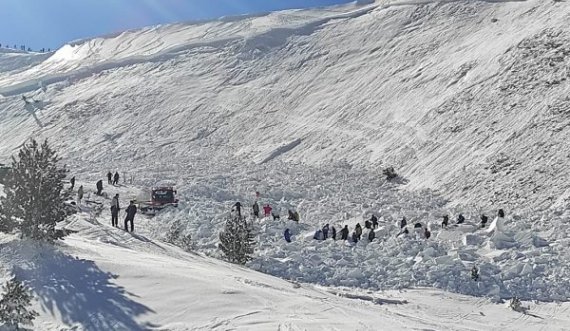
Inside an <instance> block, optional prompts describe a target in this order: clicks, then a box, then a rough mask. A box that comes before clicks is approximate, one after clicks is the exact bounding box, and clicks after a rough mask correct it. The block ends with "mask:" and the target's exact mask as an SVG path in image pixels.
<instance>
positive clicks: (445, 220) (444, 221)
mask: <svg viewBox="0 0 570 331" xmlns="http://www.w3.org/2000/svg"><path fill="white" fill-rule="evenodd" d="M448 225H449V216H447V215H443V221H442V222H441V227H442V228H446V227H447V226H448Z"/></svg>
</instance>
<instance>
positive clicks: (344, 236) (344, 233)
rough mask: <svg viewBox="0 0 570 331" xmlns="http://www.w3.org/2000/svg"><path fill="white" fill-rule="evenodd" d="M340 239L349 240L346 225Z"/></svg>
mask: <svg viewBox="0 0 570 331" xmlns="http://www.w3.org/2000/svg"><path fill="white" fill-rule="evenodd" d="M340 239H341V240H348V225H345V226H344V228H342V230H340Z"/></svg>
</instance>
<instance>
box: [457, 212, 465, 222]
mask: <svg viewBox="0 0 570 331" xmlns="http://www.w3.org/2000/svg"><path fill="white" fill-rule="evenodd" d="M463 223H465V217H463V215H462V214H459V216H457V224H463Z"/></svg>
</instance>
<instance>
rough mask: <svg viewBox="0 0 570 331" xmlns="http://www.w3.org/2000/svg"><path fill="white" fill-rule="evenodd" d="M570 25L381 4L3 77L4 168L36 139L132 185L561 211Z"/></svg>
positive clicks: (101, 41)
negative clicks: (128, 177)
mask: <svg viewBox="0 0 570 331" xmlns="http://www.w3.org/2000/svg"><path fill="white" fill-rule="evenodd" d="M569 11H570V9H569V7H568V6H566V5H565V3H564V2H544V1H537V0H534V1H525V2H482V1H454V2H425V3H423V4H413V3H407V2H403V3H398V2H393V3H390V4H386V3H383V2H376V3H375V4H368V5H365V6H362V7H359V6H358V5H351V6H340V7H334V8H332V9H328V10H298V11H286V12H279V13H273V14H269V15H264V16H257V17H243V18H241V17H238V18H232V19H225V20H224V19H222V20H219V21H211V22H204V23H196V24H179V25H168V26H158V27H152V28H148V29H142V30H135V31H127V32H124V33H121V34H118V35H115V36H108V37H102V38H97V39H93V40H86V41H81V42H77V43H76V44H73V45H67V46H64V47H63V48H61V49H60V50H58V51H57V52H56V53H55V54H53V56H51V57H50V58H49V59H46V60H45V61H43V62H41V63H38V64H36V65H34V66H31V67H28V68H25V70H22V71H19V72H16V73H14V72H13V71H12V70H10V71H7V72H3V73H0V94H2V95H4V98H3V99H2V100H1V103H0V107H2V112H1V113H0V128H1V130H2V133H3V135H2V138H3V143H2V145H1V146H0V153H1V155H2V156H3V157H4V158H7V157H8V156H9V155H11V153H12V152H13V151H14V148H16V147H17V146H19V145H20V144H21V143H22V141H23V140H24V139H25V138H27V137H29V136H31V135H33V136H42V137H48V138H52V139H53V140H54V141H57V142H58V144H60V146H61V147H63V148H64V155H65V156H66V157H69V158H70V160H71V158H73V159H78V158H81V159H82V163H83V164H85V163H89V164H92V162H95V165H100V166H102V165H112V166H115V167H118V168H124V167H126V166H127V165H131V164H132V163H131V161H133V160H134V161H135V162H134V163H135V164H136V165H141V166H143V165H144V166H147V167H148V166H151V165H156V167H158V168H163V167H165V165H164V164H160V163H161V160H162V161H165V160H168V163H170V162H171V160H175V161H176V163H178V164H191V163H193V162H194V160H195V157H196V155H197V154H200V153H208V154H210V155H211V156H212V157H213V158H215V156H223V157H228V156H232V157H236V158H238V159H240V160H242V162H243V161H245V162H248V161H254V162H257V163H263V162H271V160H273V159H276V158H280V159H282V160H285V161H302V162H306V163H312V164H316V165H318V164H321V163H323V162H326V163H329V162H336V161H339V160H346V161H348V162H351V163H353V164H356V165H361V166H369V167H371V168H372V169H378V168H379V167H381V166H383V165H395V166H396V169H397V170H398V172H399V173H401V174H402V175H404V176H405V177H406V178H408V179H409V180H410V183H409V187H410V188H419V187H424V188H433V189H439V190H440V191H441V192H443V193H444V194H445V195H446V196H447V197H451V198H454V199H461V200H463V201H471V202H478V203H480V204H485V205H489V204H496V203H500V204H511V203H514V202H518V203H524V204H526V205H532V206H535V207H539V206H540V207H547V206H550V205H551V204H552V203H555V202H556V200H557V199H558V198H559V197H561V196H562V197H566V198H565V199H566V200H563V201H567V198H568V194H569V193H568V185H567V183H568V168H567V167H566V160H567V157H568V153H569V149H568V148H569V147H568V144H567V143H566V142H567V141H568V132H569V130H568V128H567V122H568V118H567V116H566V115H567V113H568V107H569V101H568V99H567V94H568V93H567V92H568V83H567V78H568V64H569V61H570V60H569V55H568V54H569V49H568V41H569V36H568V31H567V29H565V26H566V23H567V22H568V18H569ZM24 62H26V61H22V64H23V63H24ZM1 67H2V65H0V68H1ZM22 93H25V95H27V96H34V97H35V98H36V99H38V100H41V104H40V105H32V106H33V107H32V106H28V107H27V109H26V107H25V105H24V104H23V103H22V100H21V96H22ZM108 151H111V152H113V157H112V160H110V157H108V156H106V155H108V153H107V152H108ZM212 154H213V155H212ZM70 162H71V161H70ZM110 162H111V164H110ZM563 201H562V202H563Z"/></svg>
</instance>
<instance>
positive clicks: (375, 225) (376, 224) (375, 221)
mask: <svg viewBox="0 0 570 331" xmlns="http://www.w3.org/2000/svg"><path fill="white" fill-rule="evenodd" d="M370 222H372V227H373V228H374V229H377V228H378V217H376V215H374V214H372V217H370Z"/></svg>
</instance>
